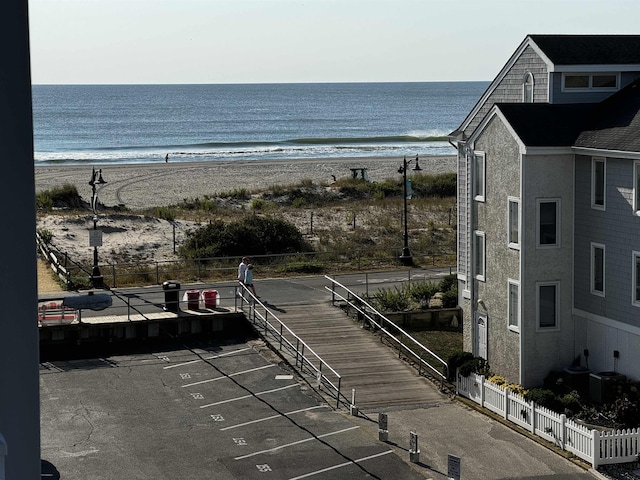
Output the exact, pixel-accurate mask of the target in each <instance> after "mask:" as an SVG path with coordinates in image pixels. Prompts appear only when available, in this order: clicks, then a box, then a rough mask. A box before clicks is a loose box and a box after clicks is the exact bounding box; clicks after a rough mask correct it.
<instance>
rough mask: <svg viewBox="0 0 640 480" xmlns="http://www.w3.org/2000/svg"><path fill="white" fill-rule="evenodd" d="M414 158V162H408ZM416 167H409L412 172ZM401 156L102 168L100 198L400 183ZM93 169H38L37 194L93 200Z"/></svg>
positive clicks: (115, 201)
mask: <svg viewBox="0 0 640 480" xmlns="http://www.w3.org/2000/svg"><path fill="white" fill-rule="evenodd" d="M410 158H413V157H410ZM419 163H420V167H421V168H422V172H421V173H424V174H434V175H435V174H439V173H444V172H455V171H456V167H455V156H425V157H420V162H419ZM413 165H414V164H413V163H412V164H411V166H410V167H409V168H413ZM400 166H402V158H401V157H393V158H339V159H337V158H329V159H298V160H267V161H257V160H256V161H210V162H197V163H172V162H171V161H169V163H164V162H159V163H157V164H151V163H149V164H136V165H101V166H97V167H96V169H98V168H100V169H102V176H103V178H104V180H106V181H107V183H106V184H105V185H104V186H102V187H100V188H99V190H98V198H99V200H100V202H101V203H103V204H104V205H107V206H116V205H124V206H126V207H128V208H129V209H131V210H134V211H135V210H139V209H143V208H147V207H152V206H167V205H172V204H176V203H178V202H180V201H182V200H183V199H192V198H196V197H199V198H203V197H204V196H205V195H208V196H214V195H215V194H217V193H220V192H223V191H227V192H228V191H231V190H234V189H240V188H246V189H247V190H249V191H251V190H256V189H263V188H265V187H271V186H273V185H291V184H296V183H299V182H300V181H302V180H305V179H310V180H312V181H313V182H314V183H326V184H329V183H331V182H332V180H333V178H332V175H335V176H336V177H337V178H342V177H349V176H350V175H351V171H350V169H351V168H366V169H367V173H368V176H369V180H371V181H381V180H384V179H387V178H399V174H398V168H399V167H400ZM91 168H92V166H91V165H82V166H78V165H65V166H36V167H35V186H36V192H40V191H42V190H50V189H52V188H54V187H60V186H62V185H64V184H67V183H69V184H72V185H75V186H76V188H77V189H78V193H79V194H80V195H81V196H82V198H84V199H85V200H87V201H89V200H90V199H91V187H90V186H89V180H90V179H91Z"/></svg>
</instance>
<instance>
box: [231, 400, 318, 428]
mask: <svg viewBox="0 0 640 480" xmlns="http://www.w3.org/2000/svg"><path fill="white" fill-rule="evenodd" d="M316 408H329V407H327V406H326V405H315V406H313V407H309V408H302V409H300V410H294V411H292V412H286V413H282V414H279V415H271V416H270V417H264V418H259V419H257V420H251V421H250V422H244V423H239V424H238V425H231V426H229V427H224V428H221V429H220V431H221V432H224V431H225V430H232V429H234V428H240V427H246V426H247V425H252V424H254V423H260V422H266V421H267V420H273V419H274V418H280V417H288V416H289V415H294V414H296V413H302V412H308V411H309V410H315V409H316Z"/></svg>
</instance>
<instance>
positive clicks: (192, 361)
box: [162, 347, 251, 370]
mask: <svg viewBox="0 0 640 480" xmlns="http://www.w3.org/2000/svg"><path fill="white" fill-rule="evenodd" d="M246 350H251V347H247V348H241V349H240V350H233V351H231V352H227V353H221V354H220V355H213V356H212V357H206V358H201V359H199V360H190V361H188V362H182V363H176V364H175V365H167V366H166V367H162V368H163V369H164V370H168V369H170V368H176V367H184V366H185V365H191V364H193V363H198V362H203V361H204V360H213V359H214V358H221V357H226V356H228V355H233V354H234V353H240V352H244V351H246Z"/></svg>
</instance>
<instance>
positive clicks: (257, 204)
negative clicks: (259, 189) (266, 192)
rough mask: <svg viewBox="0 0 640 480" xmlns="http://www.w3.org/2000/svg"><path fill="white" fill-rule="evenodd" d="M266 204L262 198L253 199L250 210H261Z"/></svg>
mask: <svg viewBox="0 0 640 480" xmlns="http://www.w3.org/2000/svg"><path fill="white" fill-rule="evenodd" d="M265 204H266V202H265V201H264V199H263V198H254V199H253V200H251V209H252V210H262V209H263V208H264V206H265Z"/></svg>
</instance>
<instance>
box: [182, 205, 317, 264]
mask: <svg viewBox="0 0 640 480" xmlns="http://www.w3.org/2000/svg"><path fill="white" fill-rule="evenodd" d="M310 250H311V246H310V245H309V243H308V242H307V241H306V240H305V239H304V237H303V236H302V233H300V231H299V230H298V229H297V228H296V227H295V225H293V224H291V223H289V222H287V221H285V220H282V219H279V218H269V217H259V216H257V215H248V216H246V217H244V218H241V219H239V220H235V221H233V222H230V223H226V224H225V223H224V222H223V221H222V220H214V221H212V222H211V223H209V224H208V225H206V226H204V227H201V228H199V229H197V230H195V231H192V232H188V233H187V238H186V240H185V242H184V243H183V245H182V246H181V247H180V249H179V251H178V254H179V255H180V256H181V257H183V258H207V257H221V256H228V257H240V256H243V255H270V254H276V253H296V252H303V251H310Z"/></svg>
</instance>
